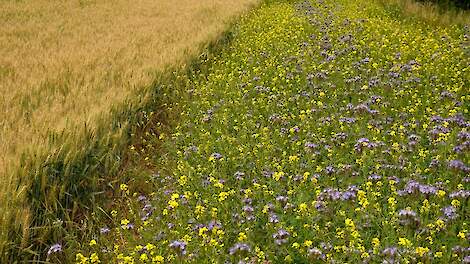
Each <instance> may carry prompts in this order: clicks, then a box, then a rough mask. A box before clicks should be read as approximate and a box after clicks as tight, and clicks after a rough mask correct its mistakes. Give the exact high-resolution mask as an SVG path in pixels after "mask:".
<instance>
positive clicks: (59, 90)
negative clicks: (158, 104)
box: [0, 0, 257, 251]
mask: <svg viewBox="0 0 470 264" xmlns="http://www.w3.org/2000/svg"><path fill="white" fill-rule="evenodd" d="M255 2H257V0H233V1H226V0H180V1H176V2H175V1H170V0H158V1H155V0H137V1H130V0H113V1H104V0H76V1H64V0H54V1H50V0H35V1H32V0H24V1H10V0H6V1H0V10H1V11H0V24H1V25H2V26H1V27H0V117H1V118H0V135H1V136H0V149H1V150H2V151H1V152H0V177H1V178H0V211H1V212H2V217H0V226H1V227H2V228H1V230H0V251H1V244H2V241H5V237H6V236H7V235H6V233H7V232H8V225H9V224H8V221H9V220H8V219H23V222H25V223H24V225H23V227H24V226H25V225H27V222H28V221H29V220H28V219H30V218H31V217H30V213H29V211H28V208H27V206H24V204H23V203H24V202H22V201H23V199H24V194H25V192H26V189H25V188H26V186H28V181H27V179H26V181H25V179H18V176H17V175H18V173H15V170H16V169H17V168H18V167H19V166H20V156H21V154H22V153H23V152H24V151H26V150H28V149H33V150H35V151H36V150H40V149H48V148H49V146H48V138H47V137H48V135H50V133H49V132H50V131H57V132H60V131H67V130H75V129H76V128H77V127H83V125H84V124H85V123H86V124H87V126H88V127H89V128H92V129H93V127H94V125H95V123H96V122H97V121H96V120H98V119H100V118H102V117H101V116H102V115H103V114H104V113H106V112H107V111H108V110H109V109H110V108H111V107H112V106H113V105H116V104H119V103H121V102H123V101H124V100H126V98H128V97H129V96H130V95H131V94H132V93H133V92H134V91H135V90H136V89H138V88H139V87H142V86H146V85H150V83H151V82H152V81H153V80H154V79H155V76H156V74H158V72H161V71H162V70H164V69H165V68H166V67H167V66H172V65H177V64H179V63H181V62H183V61H184V59H185V58H188V57H189V56H191V55H194V54H196V52H197V51H198V50H200V48H201V44H203V43H207V42H208V41H209V40H211V39H213V38H214V37H215V36H217V34H219V33H220V32H221V31H222V30H223V29H224V28H225V26H226V24H227V23H226V22H228V21H229V20H230V19H231V18H233V17H234V16H236V15H238V14H240V13H241V12H242V11H244V10H247V9H248V8H249V7H250V6H251V5H253V4H254V3H255ZM15 175H16V176H15ZM19 180H21V182H23V183H22V184H18V181H19ZM25 219H26V220H25ZM25 232H27V231H25Z"/></svg>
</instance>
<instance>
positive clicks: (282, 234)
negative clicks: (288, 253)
mask: <svg viewBox="0 0 470 264" xmlns="http://www.w3.org/2000/svg"><path fill="white" fill-rule="evenodd" d="M289 235H290V234H289V232H287V231H286V230H284V229H282V228H281V229H279V230H278V231H277V232H276V233H274V234H273V238H274V243H276V245H282V244H285V243H287V238H288V237H289Z"/></svg>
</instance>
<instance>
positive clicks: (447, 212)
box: [442, 206, 459, 220]
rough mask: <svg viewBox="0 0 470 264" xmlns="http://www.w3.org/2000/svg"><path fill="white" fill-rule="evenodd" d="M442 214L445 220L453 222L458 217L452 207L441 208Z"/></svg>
mask: <svg viewBox="0 0 470 264" xmlns="http://www.w3.org/2000/svg"><path fill="white" fill-rule="evenodd" d="M442 213H443V214H444V217H445V218H446V219H447V220H454V219H455V218H457V217H458V216H459V215H458V214H457V210H456V209H455V207H453V206H447V207H444V208H442Z"/></svg>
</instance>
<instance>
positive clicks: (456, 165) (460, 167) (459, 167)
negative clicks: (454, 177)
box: [448, 160, 470, 173]
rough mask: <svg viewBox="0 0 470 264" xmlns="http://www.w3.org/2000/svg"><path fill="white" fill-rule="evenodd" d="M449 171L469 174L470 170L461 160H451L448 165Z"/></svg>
mask: <svg viewBox="0 0 470 264" xmlns="http://www.w3.org/2000/svg"><path fill="white" fill-rule="evenodd" d="M448 166H449V168H450V169H453V170H456V171H462V172H465V173H467V172H470V168H469V167H467V166H466V165H465V164H464V163H463V162H462V161H461V160H451V161H449V164H448Z"/></svg>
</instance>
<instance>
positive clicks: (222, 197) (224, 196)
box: [219, 192, 229, 202]
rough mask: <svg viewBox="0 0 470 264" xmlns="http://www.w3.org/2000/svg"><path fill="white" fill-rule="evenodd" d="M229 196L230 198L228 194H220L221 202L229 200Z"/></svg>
mask: <svg viewBox="0 0 470 264" xmlns="http://www.w3.org/2000/svg"><path fill="white" fill-rule="evenodd" d="M228 196H229V193H228V192H221V193H219V202H222V201H225V199H227V197H228Z"/></svg>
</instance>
